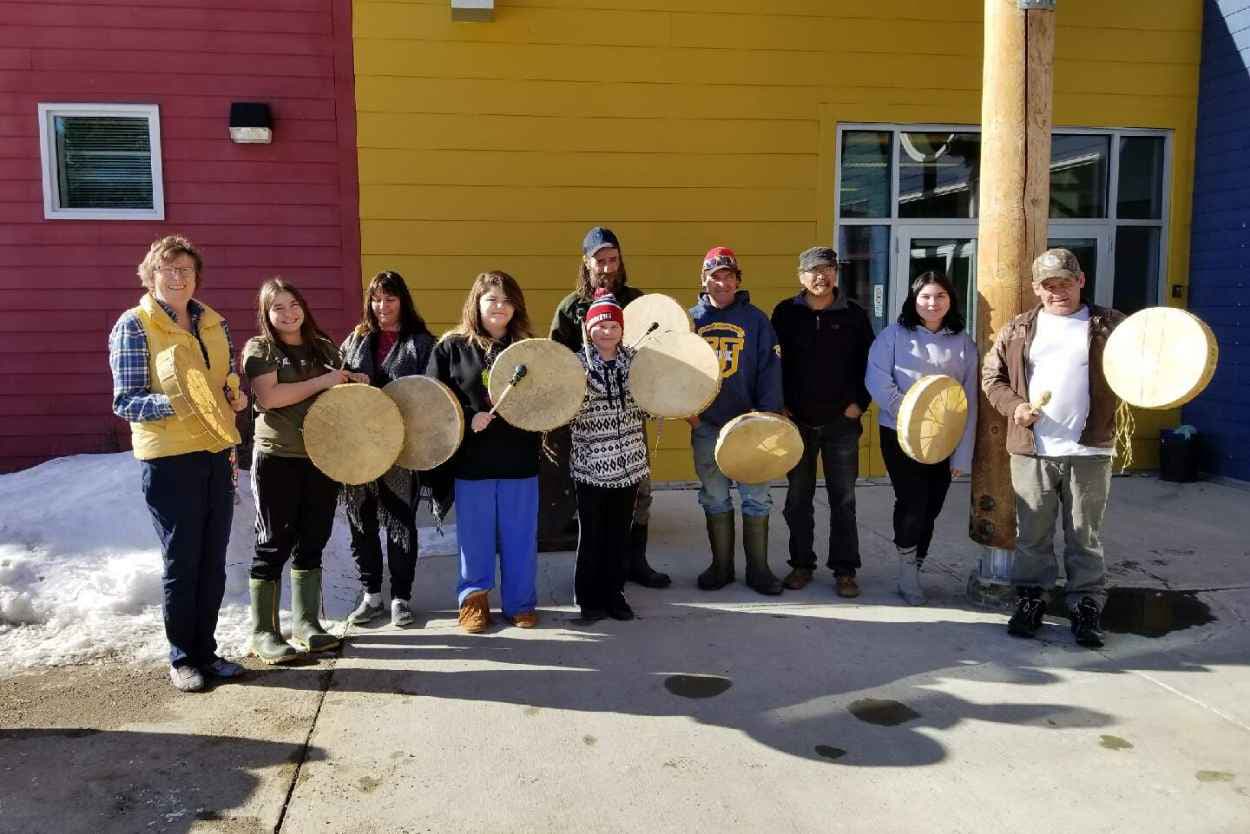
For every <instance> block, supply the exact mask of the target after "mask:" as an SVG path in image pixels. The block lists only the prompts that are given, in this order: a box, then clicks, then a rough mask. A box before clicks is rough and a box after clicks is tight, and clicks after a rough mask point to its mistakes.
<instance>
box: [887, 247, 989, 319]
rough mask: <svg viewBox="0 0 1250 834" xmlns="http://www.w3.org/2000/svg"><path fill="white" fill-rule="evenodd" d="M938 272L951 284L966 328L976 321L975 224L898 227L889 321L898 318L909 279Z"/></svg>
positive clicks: (905, 296)
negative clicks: (948, 279)
mask: <svg viewBox="0 0 1250 834" xmlns="http://www.w3.org/2000/svg"><path fill="white" fill-rule="evenodd" d="M929 271H933V272H942V273H945V274H946V276H947V277H948V278H950V279H951V283H952V284H954V285H955V292H956V294H957V295H958V296H959V304H960V307H961V308H962V309H963V313H964V321H965V322H967V323H968V332H969V333H973V329H974V325H975V323H976V301H977V299H976V295H977V294H976V286H977V227H976V225H975V224H958V225H955V224H942V225H919V224H917V225H910V224H909V225H905V226H899V227H898V237H897V239H896V246H895V249H894V268H893V269H892V270H891V275H892V279H893V280H892V281H891V282H890V305H889V307H890V315H889V320H890V321H891V322H893V321H896V320H897V319H898V314H899V311H900V310H902V309H903V302H904V301H905V300H906V299H907V289H908V287H910V286H911V282H912V281H913V280H915V279H916V278H917V277H918V276H919V275H921V274H922V273H925V272H929ZM974 335H975V334H974Z"/></svg>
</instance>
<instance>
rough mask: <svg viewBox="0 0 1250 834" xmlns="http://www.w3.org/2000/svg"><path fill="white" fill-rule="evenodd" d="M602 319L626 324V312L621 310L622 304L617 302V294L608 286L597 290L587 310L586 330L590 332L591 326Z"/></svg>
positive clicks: (622, 324)
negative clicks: (613, 293)
mask: <svg viewBox="0 0 1250 834" xmlns="http://www.w3.org/2000/svg"><path fill="white" fill-rule="evenodd" d="M601 321H614V322H616V323H617V324H619V325H620V326H621V327H624V326H625V314H624V313H623V312H621V305H620V304H617V303H616V296H614V295H612V291H611V290H609V289H607V288H606V287H600V288H599V289H597V290H595V300H594V303H593V304H591V305H590V309H589V310H587V311H586V332H587V333H589V332H590V328H592V327H594V326H595V325H596V324H598V323H599V322H601Z"/></svg>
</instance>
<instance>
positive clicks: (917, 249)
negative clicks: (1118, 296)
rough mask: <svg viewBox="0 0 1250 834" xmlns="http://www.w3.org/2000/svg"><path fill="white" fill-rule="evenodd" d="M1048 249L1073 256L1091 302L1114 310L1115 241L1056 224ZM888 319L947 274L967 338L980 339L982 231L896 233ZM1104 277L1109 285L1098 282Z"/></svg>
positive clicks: (922, 228) (958, 227)
mask: <svg viewBox="0 0 1250 834" xmlns="http://www.w3.org/2000/svg"><path fill="white" fill-rule="evenodd" d="M1050 234H1051V237H1050V238H1049V239H1048V240H1047V245H1048V246H1049V247H1052V248H1053V247H1057V246H1062V247H1064V248H1066V249H1070V250H1072V253H1073V254H1074V255H1076V257H1077V260H1079V261H1080V262H1081V268H1082V269H1083V270H1084V271H1085V290H1084V291H1083V296H1084V298H1085V300H1086V302H1092V303H1094V304H1100V305H1103V306H1110V304H1111V295H1112V286H1111V284H1112V282H1111V275H1110V272H1111V269H1110V263H1111V238H1110V232H1109V231H1108V230H1106V229H1103V228H1099V227H1097V226H1086V225H1080V224H1068V223H1064V224H1062V225H1060V224H1053V223H1052V224H1051V228H1050ZM891 254H892V260H893V265H892V267H891V270H890V276H891V278H890V288H889V295H890V298H889V304H888V309H889V315H888V317H887V319H888V320H887V323H888V322H892V321H895V320H896V319H897V318H898V314H899V311H900V310H901V309H902V307H903V301H904V300H905V299H906V298H907V289H908V287H909V286H910V285H911V282H912V281H913V280H914V279H915V278H916V277H917V276H919V275H920V274H921V273H923V272H928V271H930V270H933V271H937V272H944V273H946V275H947V277H949V278H950V279H951V283H953V284H954V285H955V292H956V293H958V295H959V303H960V305H961V306H962V308H963V312H964V321H966V322H967V325H968V332H969V333H970V334H972V336H973V337H974V338H975V337H976V321H977V316H976V314H977V293H976V282H977V227H976V225H974V224H952V223H943V224H914V225H913V224H906V225H899V226H898V227H896V235H895V246H894V250H893V252H892V253H891ZM1100 276H1102V277H1103V279H1104V280H1102V281H1099V277H1100Z"/></svg>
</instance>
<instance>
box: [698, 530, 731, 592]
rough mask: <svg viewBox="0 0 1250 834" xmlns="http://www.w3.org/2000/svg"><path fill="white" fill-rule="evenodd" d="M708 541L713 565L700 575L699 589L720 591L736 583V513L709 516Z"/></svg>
mask: <svg viewBox="0 0 1250 834" xmlns="http://www.w3.org/2000/svg"><path fill="white" fill-rule="evenodd" d="M707 540H708V543H709V544H711V546H712V564H711V565H710V566H709V567H708V569H707V570H705V571H704V572H703V573H701V574H699V587H700V588H701V589H702V590H704V591H718V590H720V589H721V588H724V587H725V586H726V585H728V584H729V583H730V582H733V581H734V513H733V510H730V511H729V512H727V513H708V514H707Z"/></svg>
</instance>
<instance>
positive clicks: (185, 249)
mask: <svg viewBox="0 0 1250 834" xmlns="http://www.w3.org/2000/svg"><path fill="white" fill-rule="evenodd" d="M180 255H186V256H187V257H188V258H190V259H191V260H193V261H195V285H196V288H197V289H198V288H199V285H200V274H201V273H202V272H203V271H204V259H203V258H201V257H200V250H198V249H196V248H195V245H194V244H193V243H191V241H189V240H187V239H186V238H185V237H183V236H182V235H167V236H166V237H163V238H161V239H160V240H158V241H156V242H155V243H153V244H152V245H151V246H150V247H149V248H148V254H147V255H145V256H144V258H143V260H142V261H141V262H140V263H139V283H141V284H143V286H145V287H147V288H148V289H149V290H150V289H152V287H154V286H155V285H156V270H158V269H160V268H161V267H162V266H164V265H165V264H167V263H169V262H170V261H172V260H173V259H174V258H177V257H178V256H180Z"/></svg>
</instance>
